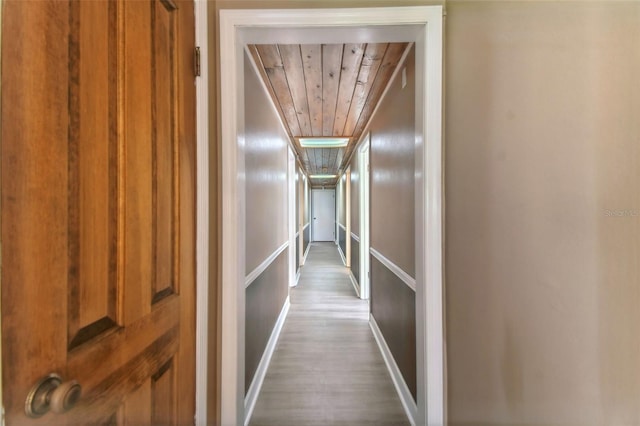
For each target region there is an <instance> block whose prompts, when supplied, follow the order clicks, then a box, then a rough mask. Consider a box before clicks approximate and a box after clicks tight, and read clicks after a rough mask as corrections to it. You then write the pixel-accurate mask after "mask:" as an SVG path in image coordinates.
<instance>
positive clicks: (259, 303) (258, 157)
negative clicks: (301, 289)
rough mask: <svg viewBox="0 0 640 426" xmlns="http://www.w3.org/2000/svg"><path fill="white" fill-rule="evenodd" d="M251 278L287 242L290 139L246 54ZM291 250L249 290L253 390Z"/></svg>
mask: <svg viewBox="0 0 640 426" xmlns="http://www.w3.org/2000/svg"><path fill="white" fill-rule="evenodd" d="M244 84H245V108H246V110H245V168H246V241H245V253H246V259H247V268H246V269H247V274H249V273H250V272H251V271H253V270H254V269H255V268H256V267H257V266H258V265H260V264H261V263H262V262H264V261H265V260H266V259H267V258H268V257H270V256H271V255H272V254H273V253H274V252H275V251H276V250H277V249H278V248H279V247H280V246H282V244H284V243H285V242H286V241H287V216H288V215H287V178H286V177H287V146H288V145H287V139H286V138H287V136H286V133H284V130H283V129H282V127H281V126H280V124H279V123H280V122H279V120H278V116H277V114H276V112H275V110H274V109H273V107H272V105H271V101H270V100H269V98H268V95H267V93H266V91H265V88H264V87H263V86H262V82H261V80H260V79H259V76H258V75H257V74H256V72H255V70H254V68H253V66H252V64H251V63H250V60H249V59H248V57H247V56H246V55H245V64H244ZM288 250H289V248H287V249H286V250H285V251H284V252H282V253H281V254H280V255H279V256H278V258H277V259H276V261H274V262H273V263H272V264H271V265H270V266H269V267H268V268H267V269H266V270H265V271H264V272H263V273H262V274H261V275H260V276H259V277H258V278H257V279H256V280H255V281H254V282H253V283H252V284H251V285H250V286H249V287H248V288H247V290H246V324H245V332H246V336H245V370H246V373H245V374H246V375H245V379H246V380H245V385H246V388H247V389H248V387H249V385H250V384H251V380H252V379H253V375H254V373H255V370H256V367H257V365H258V363H259V362H260V359H261V358H262V354H263V353H264V349H265V347H266V344H267V341H268V340H269V336H270V335H271V331H272V330H273V326H274V325H275V322H276V320H277V318H278V315H279V314H280V311H281V310H282V307H283V305H284V301H285V299H286V297H287V294H288V276H287V268H286V265H287V252H288Z"/></svg>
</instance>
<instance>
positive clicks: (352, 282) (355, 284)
mask: <svg viewBox="0 0 640 426" xmlns="http://www.w3.org/2000/svg"><path fill="white" fill-rule="evenodd" d="M349 278H350V279H351V284H352V285H353V288H354V289H355V290H356V294H357V295H358V297H362V296H360V284H358V281H357V280H356V277H354V276H353V272H352V271H351V269H349Z"/></svg>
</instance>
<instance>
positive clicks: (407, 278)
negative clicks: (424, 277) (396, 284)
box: [369, 247, 416, 291]
mask: <svg viewBox="0 0 640 426" xmlns="http://www.w3.org/2000/svg"><path fill="white" fill-rule="evenodd" d="M369 252H370V253H371V255H372V256H373V257H375V258H376V259H378V261H380V263H382V264H383V265H384V266H385V267H386V268H387V269H388V270H390V271H391V272H393V273H394V274H395V276H397V277H398V278H400V279H401V280H402V282H403V283H405V284H406V285H407V286H408V287H409V288H410V289H411V290H413V291H416V280H415V279H414V278H413V277H412V276H411V275H409V274H407V273H406V272H405V271H403V270H402V268H400V267H399V266H398V265H396V264H395V263H393V262H392V261H390V260H389V259H387V258H386V257H385V256H384V255H383V254H382V253H380V252H379V251H378V250H376V249H374V248H373V247H370V248H369Z"/></svg>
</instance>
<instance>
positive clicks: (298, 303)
mask: <svg viewBox="0 0 640 426" xmlns="http://www.w3.org/2000/svg"><path fill="white" fill-rule="evenodd" d="M348 273H349V272H348V269H347V268H345V267H344V266H343V264H342V261H341V259H340V255H339V254H338V250H337V248H336V246H335V244H333V243H331V242H329V243H312V244H311V249H310V252H309V257H308V259H307V262H306V264H305V266H304V267H303V268H302V270H301V276H300V281H299V284H298V286H297V287H295V288H292V289H291V308H290V310H289V315H288V317H287V320H286V322H285V324H284V327H283V330H282V334H281V335H280V340H279V342H278V345H277V347H276V350H275V353H274V355H273V358H272V359H271V365H270V366H269V370H268V371H267V375H266V377H265V381H264V384H263V385H262V389H261V392H260V395H259V397H258V401H257V403H256V407H255V410H254V413H253V416H252V418H251V422H250V424H251V425H252V426H276V425H277V426H289V425H291V426H293V425H295V426H300V425H308V426H314V425H323V426H325V425H336V426H337V425H345V426H346V425H349V426H352V425H362V426H364V425H367V426H370V425H378V426H383V425H384V426H390V425H408V424H409V421H408V419H407V417H406V415H405V413H404V410H403V408H402V405H401V403H400V399H399V398H398V395H397V393H396V391H395V388H394V386H393V382H392V381H391V377H390V376H389V373H388V371H387V369H386V366H385V363H384V360H383V358H382V355H381V354H380V351H379V349H378V347H377V345H376V342H375V339H374V337H373V334H372V333H371V330H370V329H369V324H368V319H369V305H368V302H367V301H366V300H361V299H359V298H358V297H357V295H356V293H355V291H354V289H353V286H352V285H351V282H350V279H349V275H348Z"/></svg>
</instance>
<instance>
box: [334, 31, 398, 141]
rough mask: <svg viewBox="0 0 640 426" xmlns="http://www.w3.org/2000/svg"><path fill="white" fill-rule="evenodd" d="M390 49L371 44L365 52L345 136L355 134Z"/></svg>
mask: <svg viewBox="0 0 640 426" xmlns="http://www.w3.org/2000/svg"><path fill="white" fill-rule="evenodd" d="M387 47H388V44H387V43H370V44H367V48H366V50H365V52H364V58H363V59H362V65H361V66H360V72H359V74H358V80H357V83H356V87H355V90H354V92H353V101H352V102H351V109H350V110H349V115H348V116H347V121H346V123H345V128H344V134H353V132H354V130H355V128H356V125H357V123H358V120H359V119H360V114H361V113H362V110H363V108H364V105H365V103H366V101H367V97H368V96H369V91H370V90H371V87H372V86H373V82H374V81H375V79H376V75H377V74H378V69H379V68H380V64H381V63H382V58H383V57H384V53H385V52H386V50H387Z"/></svg>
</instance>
